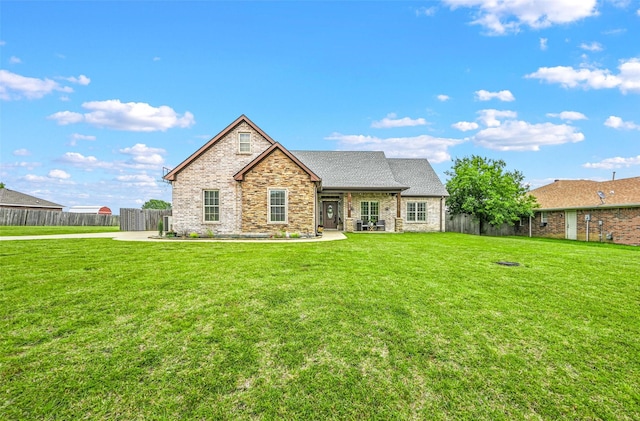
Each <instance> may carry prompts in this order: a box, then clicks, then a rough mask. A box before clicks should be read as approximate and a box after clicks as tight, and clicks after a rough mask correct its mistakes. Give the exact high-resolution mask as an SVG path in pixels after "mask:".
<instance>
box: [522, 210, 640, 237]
mask: <svg viewBox="0 0 640 421" xmlns="http://www.w3.org/2000/svg"><path fill="white" fill-rule="evenodd" d="M586 215H590V216H591V221H590V222H589V236H588V237H589V241H598V242H599V241H602V242H608V243H615V244H627V245H633V246H640V208H601V209H578V210H577V211H576V222H577V229H576V231H577V239H578V240H581V241H586V240H587V221H586V220H585V217H586ZM565 217H566V216H565V212H564V211H551V212H547V224H546V226H541V220H540V218H541V215H540V212H536V215H535V219H532V224H531V235H532V236H533V237H547V238H565V237H566V234H565ZM598 221H602V225H600V224H599V222H598ZM516 234H517V235H523V236H528V235H529V224H528V221H525V223H524V224H523V225H522V226H520V227H518V229H517V230H516Z"/></svg>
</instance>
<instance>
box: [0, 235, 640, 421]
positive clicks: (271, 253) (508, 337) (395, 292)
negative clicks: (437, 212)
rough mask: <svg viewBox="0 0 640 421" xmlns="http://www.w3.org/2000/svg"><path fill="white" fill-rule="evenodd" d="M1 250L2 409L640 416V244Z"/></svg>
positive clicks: (9, 245) (170, 415)
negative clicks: (515, 264) (512, 264)
mask: <svg viewBox="0 0 640 421" xmlns="http://www.w3.org/2000/svg"><path fill="white" fill-rule="evenodd" d="M0 246H1V249H0V268H1V272H0V273H1V274H2V276H1V281H0V335H1V336H0V338H1V340H0V419H2V420H24V419H39V420H48V419H61V420H62V419H64V420H67V419H92V420H93V419H105V420H106V419H109V420H111V419H123V420H132V419H303V420H308V419H319V420H320V419H322V420H324V419H354V420H356V419H357V420H360V419H380V420H393V419H402V420H404V419H430V420H431V419H434V420H437V419H448V420H450V419H470V420H479V419H486V420H501V419H502V420H514V419H549V420H557V419H571V420H576V419H611V420H614V419H615V420H624V419H629V420H631V419H640V392H639V391H640V282H639V278H640V248H633V247H620V246H611V245H600V244H595V243H588V244H585V243H578V242H567V241H544V240H531V239H527V238H492V237H473V236H465V235H460V234H449V233H446V234H401V235H367V234H359V235H358V234H353V235H350V236H349V239H348V240H346V241H336V242H318V243H292V242H286V243H285V242H283V243H276V244H273V243H263V242H256V243H234V242H221V243H211V242H193V243H178V242H176V243H173V242H158V243H154V242H140V243H137V242H120V241H113V240H109V239H83V240H38V241H9V242H2V243H0ZM497 261H513V262H519V263H520V264H521V266H518V267H506V266H500V265H497V264H496V263H495V262H497Z"/></svg>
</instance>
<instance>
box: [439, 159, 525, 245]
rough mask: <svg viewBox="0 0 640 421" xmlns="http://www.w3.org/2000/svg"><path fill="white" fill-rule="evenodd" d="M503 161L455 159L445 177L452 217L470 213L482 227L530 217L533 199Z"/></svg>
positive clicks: (521, 175) (516, 173) (511, 223)
mask: <svg viewBox="0 0 640 421" xmlns="http://www.w3.org/2000/svg"><path fill="white" fill-rule="evenodd" d="M505 166H506V164H505V162H504V161H503V160H501V159H499V160H492V159H487V158H482V157H479V156H476V155H473V156H471V158H468V157H467V158H462V159H459V158H456V160H455V161H454V164H453V167H452V169H451V170H450V171H446V172H445V174H446V175H448V176H449V177H451V178H450V179H449V181H447V191H448V192H449V194H450V196H449V198H448V199H447V206H448V208H449V212H450V213H451V214H452V215H459V214H469V215H471V216H472V217H473V218H474V219H476V220H477V221H478V222H479V224H480V233H481V234H482V232H483V225H484V224H486V223H489V224H491V225H501V224H503V223H507V224H509V225H514V224H515V222H516V221H518V220H519V219H520V218H522V217H527V216H533V210H534V209H535V208H536V207H537V203H536V200H535V198H534V197H533V196H531V195H529V194H528V191H529V188H528V187H526V186H524V185H523V184H522V182H523V179H524V175H523V174H522V173H521V172H520V171H505V169H504V168H505Z"/></svg>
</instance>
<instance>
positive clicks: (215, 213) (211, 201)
mask: <svg viewBox="0 0 640 421" xmlns="http://www.w3.org/2000/svg"><path fill="white" fill-rule="evenodd" d="M202 204H203V209H202V210H203V219H204V221H205V222H220V191H219V190H203V191H202Z"/></svg>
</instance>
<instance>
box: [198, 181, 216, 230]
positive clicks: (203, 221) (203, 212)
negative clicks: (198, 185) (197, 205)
mask: <svg viewBox="0 0 640 421" xmlns="http://www.w3.org/2000/svg"><path fill="white" fill-rule="evenodd" d="M208 191H215V192H218V205H217V208H218V220H215V221H207V220H206V218H205V215H206V210H205V209H206V205H205V192H208ZM201 197H202V223H203V224H219V223H220V189H202V196H201ZM209 206H211V207H214V208H215V207H216V205H209Z"/></svg>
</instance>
